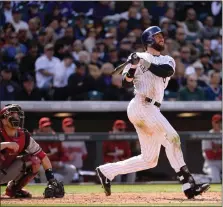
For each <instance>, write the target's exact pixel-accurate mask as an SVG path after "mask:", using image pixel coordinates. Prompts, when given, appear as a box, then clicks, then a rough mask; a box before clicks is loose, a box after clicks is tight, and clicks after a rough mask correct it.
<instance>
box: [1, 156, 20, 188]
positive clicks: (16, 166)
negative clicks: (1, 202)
mask: <svg viewBox="0 0 223 207" xmlns="http://www.w3.org/2000/svg"><path fill="white" fill-rule="evenodd" d="M23 164H24V163H23V161H22V160H21V159H16V160H15V161H14V162H13V163H12V164H11V165H10V166H9V167H8V168H7V169H4V170H3V169H2V170H0V184H5V183H8V182H9V181H10V180H14V179H15V178H16V177H18V176H20V174H21V173H22V170H23Z"/></svg>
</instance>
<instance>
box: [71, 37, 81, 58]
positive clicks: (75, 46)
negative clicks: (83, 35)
mask: <svg viewBox="0 0 223 207" xmlns="http://www.w3.org/2000/svg"><path fill="white" fill-rule="evenodd" d="M72 49H73V50H72V51H73V52H72V55H73V57H74V60H75V61H79V52H80V51H82V50H83V44H82V42H81V40H75V41H74V43H73V48H72Z"/></svg>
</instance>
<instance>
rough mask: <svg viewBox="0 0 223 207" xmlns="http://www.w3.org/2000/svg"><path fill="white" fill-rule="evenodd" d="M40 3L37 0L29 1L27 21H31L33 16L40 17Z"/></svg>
mask: <svg viewBox="0 0 223 207" xmlns="http://www.w3.org/2000/svg"><path fill="white" fill-rule="evenodd" d="M39 6H40V5H39V4H38V2H36V1H32V2H29V3H28V12H27V16H26V21H29V20H30V19H32V18H35V17H38V18H40V14H39Z"/></svg>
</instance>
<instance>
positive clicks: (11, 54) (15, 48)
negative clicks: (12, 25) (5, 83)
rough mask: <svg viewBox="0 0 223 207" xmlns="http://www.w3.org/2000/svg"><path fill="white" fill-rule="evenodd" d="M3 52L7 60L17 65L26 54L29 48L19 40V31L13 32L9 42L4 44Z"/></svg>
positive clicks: (4, 58)
mask: <svg viewBox="0 0 223 207" xmlns="http://www.w3.org/2000/svg"><path fill="white" fill-rule="evenodd" d="M1 52H2V56H3V60H4V61H5V62H8V63H10V64H14V65H17V63H20V61H21V59H22V58H23V57H24V56H25V55H26V52H27V48H26V47H25V46H24V45H23V44H20V43H19V42H18V37H17V33H15V32H12V33H11V34H10V40H9V42H8V44H5V45H4V46H3V48H2V50H1Z"/></svg>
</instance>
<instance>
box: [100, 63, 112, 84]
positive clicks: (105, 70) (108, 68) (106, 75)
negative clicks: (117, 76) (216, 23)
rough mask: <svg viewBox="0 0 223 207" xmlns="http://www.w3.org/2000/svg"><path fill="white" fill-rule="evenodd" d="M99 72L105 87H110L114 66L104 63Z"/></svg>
mask: <svg viewBox="0 0 223 207" xmlns="http://www.w3.org/2000/svg"><path fill="white" fill-rule="evenodd" d="M101 71H102V76H103V79H104V82H105V84H106V86H110V85H111V79H112V76H111V73H112V71H114V66H113V65H112V64H111V63H105V64H103V65H102V67H101Z"/></svg>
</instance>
